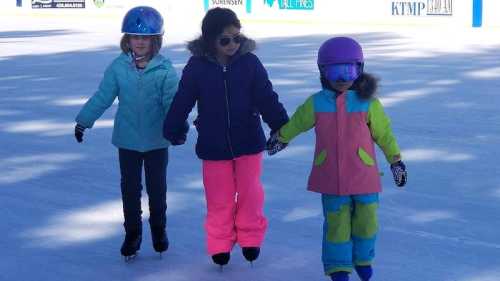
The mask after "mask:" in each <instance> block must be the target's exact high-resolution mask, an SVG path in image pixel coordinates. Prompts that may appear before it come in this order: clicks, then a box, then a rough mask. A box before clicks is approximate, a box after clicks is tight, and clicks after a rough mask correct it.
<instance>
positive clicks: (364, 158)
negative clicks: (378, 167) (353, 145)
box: [358, 147, 375, 166]
mask: <svg viewBox="0 0 500 281" xmlns="http://www.w3.org/2000/svg"><path fill="white" fill-rule="evenodd" d="M358 156H359V158H360V159H361V161H363V163H364V164H365V165H367V166H373V165H375V161H374V160H373V158H372V157H371V156H370V154H368V152H366V151H365V150H364V149H363V148H361V147H360V148H358Z"/></svg>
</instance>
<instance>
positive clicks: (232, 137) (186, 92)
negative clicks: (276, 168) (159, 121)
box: [163, 38, 288, 160]
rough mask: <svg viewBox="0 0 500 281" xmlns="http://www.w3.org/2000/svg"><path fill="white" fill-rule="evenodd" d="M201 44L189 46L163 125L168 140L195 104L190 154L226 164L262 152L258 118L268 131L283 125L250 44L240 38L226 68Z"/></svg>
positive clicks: (283, 117) (177, 134) (182, 130)
mask: <svg viewBox="0 0 500 281" xmlns="http://www.w3.org/2000/svg"><path fill="white" fill-rule="evenodd" d="M202 46H203V44H202V42H201V39H197V40H194V41H192V42H190V43H189V45H188V49H189V50H190V51H191V53H192V57H191V58H190V59H189V61H188V63H187V64H186V66H185V67H184V70H183V73H182V78H181V81H180V83H179V88H178V90H177V94H176V95H175V97H174V100H173V102H172V105H171V106H170V110H169V112H168V114H167V116H166V119H165V123H164V126H163V135H164V137H165V138H166V139H168V140H171V141H173V140H176V139H179V138H182V136H183V135H184V134H185V133H186V132H185V126H184V124H185V121H186V120H187V118H188V115H189V113H190V112H191V110H192V109H193V107H194V105H195V104H197V109H198V117H197V118H196V120H195V125H196V128H197V130H198V141H197V143H196V154H197V155H198V157H199V158H201V159H203V160H230V159H234V158H236V157H239V156H242V155H250V154H255V153H259V152H262V151H263V150H264V147H265V142H266V137H265V135H264V131H263V130H262V126H261V116H262V119H263V120H264V122H266V123H267V124H268V126H269V127H270V128H271V131H276V130H278V129H279V128H281V126H283V125H284V124H285V123H286V122H287V121H288V115H287V113H286V110H285V109H284V107H283V105H282V104H281V103H280V102H279V100H278V95H277V94H276V93H275V92H274V91H273V87H272V84H271V82H270V81H269V78H268V76H267V72H266V70H265V69H264V66H263V65H262V63H261V62H260V61H259V59H258V58H257V56H256V55H254V54H253V53H251V52H252V51H253V50H254V49H255V42H254V41H253V40H250V39H247V38H244V41H243V42H242V43H241V46H240V49H239V50H238V52H237V53H236V54H235V55H234V56H233V57H232V58H231V60H230V62H229V64H228V65H227V66H225V67H224V66H222V65H220V64H219V63H218V62H217V61H216V60H215V58H213V57H212V56H210V55H208V52H207V51H206V50H204V49H203V47H202Z"/></svg>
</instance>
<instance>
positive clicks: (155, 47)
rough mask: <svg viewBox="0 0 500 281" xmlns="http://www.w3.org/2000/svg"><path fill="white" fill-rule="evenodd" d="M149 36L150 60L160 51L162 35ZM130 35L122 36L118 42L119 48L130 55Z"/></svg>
mask: <svg viewBox="0 0 500 281" xmlns="http://www.w3.org/2000/svg"><path fill="white" fill-rule="evenodd" d="M148 36H151V44H152V45H151V58H152V57H154V56H156V55H157V54H158V53H159V52H160V49H161V45H162V43H163V36H162V35H148ZM129 43H130V34H123V36H122V39H121V40H120V48H121V49H122V51H123V52H124V53H126V54H128V53H130V52H131V51H132V50H131V49H130V44H129Z"/></svg>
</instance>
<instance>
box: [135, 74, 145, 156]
mask: <svg viewBox="0 0 500 281" xmlns="http://www.w3.org/2000/svg"><path fill="white" fill-rule="evenodd" d="M135 71H136V72H137V74H139V81H138V82H139V85H138V92H139V102H140V107H139V135H140V136H141V140H143V139H144V137H143V129H142V117H143V116H142V115H143V113H144V98H143V96H142V95H143V93H142V90H143V89H142V76H143V74H144V72H140V71H139V70H138V69H136V70H135ZM141 150H144V142H142V144H141Z"/></svg>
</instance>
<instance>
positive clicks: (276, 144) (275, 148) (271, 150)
mask: <svg viewBox="0 0 500 281" xmlns="http://www.w3.org/2000/svg"><path fill="white" fill-rule="evenodd" d="M278 134H279V131H278V132H276V133H274V134H271V137H270V138H269V139H268V140H267V143H266V149H267V154H269V155H270V156H271V155H274V154H276V153H278V152H280V151H281V150H283V149H285V147H286V146H287V145H288V144H287V143H283V142H281V141H280V140H279V138H278V136H279V135H278Z"/></svg>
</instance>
